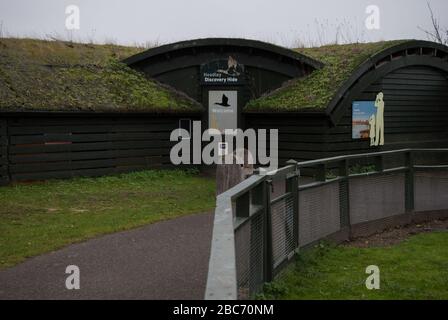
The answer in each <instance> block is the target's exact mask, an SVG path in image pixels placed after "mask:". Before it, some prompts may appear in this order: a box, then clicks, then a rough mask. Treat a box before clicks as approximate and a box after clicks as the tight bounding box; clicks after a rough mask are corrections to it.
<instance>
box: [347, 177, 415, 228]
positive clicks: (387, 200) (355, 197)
mask: <svg viewBox="0 0 448 320" xmlns="http://www.w3.org/2000/svg"><path fill="white" fill-rule="evenodd" d="M349 190H350V195H349V199H350V205H349V206H350V221H351V223H352V224H356V223H360V222H366V221H373V220H377V219H382V218H386V217H390V216H393V215H398V214H403V213H405V211H406V209H405V175H404V173H394V174H386V175H381V176H371V177H356V178H352V179H351V180H350V182H349Z"/></svg>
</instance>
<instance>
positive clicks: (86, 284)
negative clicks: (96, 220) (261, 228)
mask: <svg viewBox="0 0 448 320" xmlns="http://www.w3.org/2000/svg"><path fill="white" fill-rule="evenodd" d="M212 225H213V215H212V214H211V213H206V214H196V215H192V216H186V217H181V218H177V219H174V220H169V221H163V222H159V223H155V224H152V225H148V226H145V227H141V228H139V229H134V230H131V231H125V232H119V233H115V234H111V235H106V236H102V237H100V238H96V239H92V240H89V241H87V242H83V243H79V244H74V245H70V246H68V247H66V248H64V249H61V250H58V251H55V252H52V253H48V254H44V255H41V256H38V257H35V258H31V259H29V260H27V261H25V262H24V263H22V264H20V265H17V266H15V267H12V268H9V269H5V270H2V271H0V299H203V297H204V291H205V283H206V279H207V270H208V260H209V254H210V241H211V236H212ZM68 265H76V266H78V267H79V269H80V286H81V288H80V290H67V289H66V287H65V280H66V278H67V276H68V275H67V274H65V269H66V267H67V266H68Z"/></svg>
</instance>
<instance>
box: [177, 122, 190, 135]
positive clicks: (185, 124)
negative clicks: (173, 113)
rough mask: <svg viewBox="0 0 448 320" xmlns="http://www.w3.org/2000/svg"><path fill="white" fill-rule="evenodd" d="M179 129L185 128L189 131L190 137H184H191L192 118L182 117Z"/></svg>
mask: <svg viewBox="0 0 448 320" xmlns="http://www.w3.org/2000/svg"><path fill="white" fill-rule="evenodd" d="M179 129H184V130H186V131H187V132H188V137H183V138H182V139H190V137H191V120H190V119H180V120H179Z"/></svg>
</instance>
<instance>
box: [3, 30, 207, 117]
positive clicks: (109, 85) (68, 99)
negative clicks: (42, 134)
mask: <svg viewBox="0 0 448 320" xmlns="http://www.w3.org/2000/svg"><path fill="white" fill-rule="evenodd" d="M140 51H142V49H141V48H133V47H124V46H116V45H93V44H79V43H71V42H62V41H45V40H32V39H13V38H8V39H0V111H28V110H29V111H33V110H36V111H98V112H109V111H113V112H115V111H116V112H127V111H132V112H148V111H150V112H178V111H185V112H188V111H195V110H200V108H201V107H200V105H199V104H198V103H196V102H194V101H193V100H192V99H190V98H188V97H186V96H184V95H181V94H179V93H177V92H174V91H173V90H171V89H169V88H165V87H163V86H161V85H160V84H158V83H156V82H155V81H153V80H150V79H147V78H146V77H145V76H144V75H143V74H141V73H139V72H137V71H135V70H133V69H131V68H129V67H127V66H126V65H125V64H123V63H121V62H120V60H121V59H124V58H126V57H129V56H131V55H133V54H136V53H138V52H140Z"/></svg>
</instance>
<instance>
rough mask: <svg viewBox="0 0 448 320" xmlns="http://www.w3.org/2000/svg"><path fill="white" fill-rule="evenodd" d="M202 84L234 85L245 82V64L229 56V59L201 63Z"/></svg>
mask: <svg viewBox="0 0 448 320" xmlns="http://www.w3.org/2000/svg"><path fill="white" fill-rule="evenodd" d="M200 73H201V84H203V85H220V86H226V85H227V86H234V85H242V84H244V83H245V77H244V65H242V64H239V63H238V61H237V60H236V59H235V58H234V57H232V56H229V58H228V59H227V60H223V59H221V60H214V61H211V62H208V63H205V64H202V65H201V69H200Z"/></svg>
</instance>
